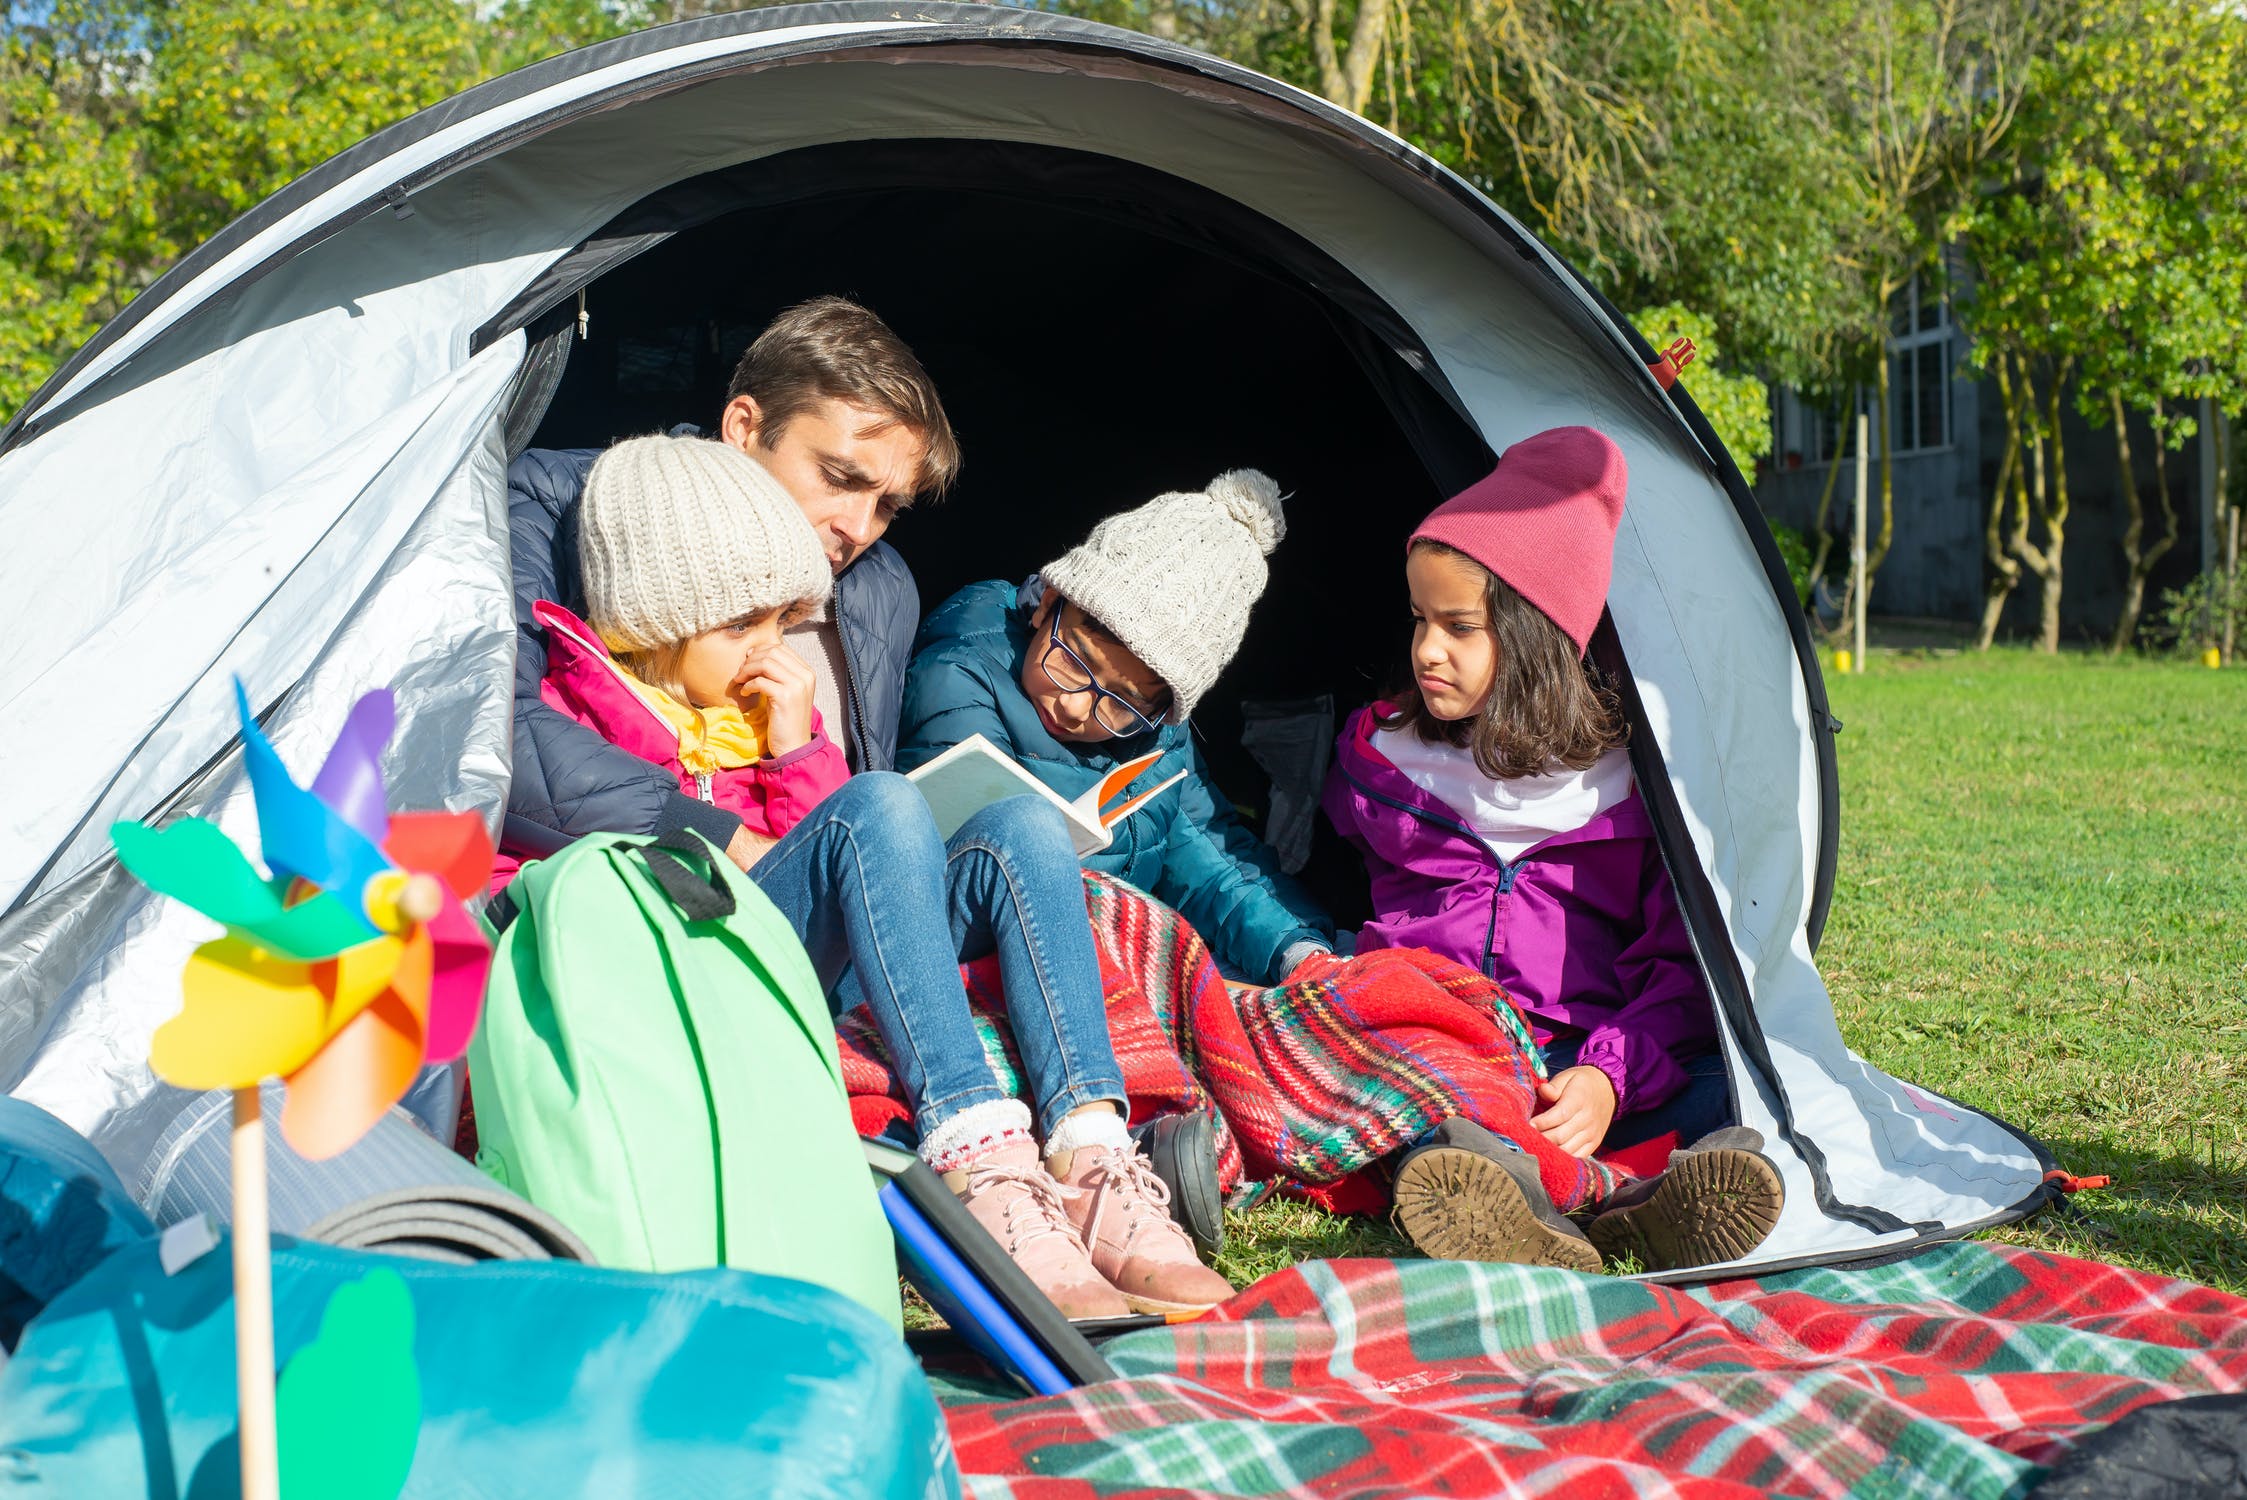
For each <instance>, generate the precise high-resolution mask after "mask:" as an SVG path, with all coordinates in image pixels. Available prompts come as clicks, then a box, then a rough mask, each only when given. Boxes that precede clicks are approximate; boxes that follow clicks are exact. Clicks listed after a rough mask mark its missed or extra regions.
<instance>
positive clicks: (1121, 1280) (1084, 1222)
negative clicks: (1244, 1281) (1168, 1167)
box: [1048, 1146, 1233, 1313]
mask: <svg viewBox="0 0 2247 1500" xmlns="http://www.w3.org/2000/svg"><path fill="white" fill-rule="evenodd" d="M1048 1166H1049V1167H1050V1168H1051V1170H1052V1172H1053V1175H1054V1176H1055V1177H1057V1178H1059V1179H1060V1181H1061V1183H1062V1185H1063V1186H1064V1187H1066V1188H1070V1189H1074V1191H1073V1192H1071V1193H1070V1194H1068V1195H1067V1196H1066V1197H1065V1198H1064V1200H1063V1201H1064V1202H1065V1203H1066V1204H1067V1205H1068V1210H1069V1219H1070V1222H1071V1223H1073V1224H1075V1225H1076V1226H1077V1233H1078V1234H1079V1235H1080V1236H1082V1237H1083V1240H1084V1243H1085V1247H1086V1248H1087V1249H1088V1250H1090V1251H1091V1253H1092V1264H1093V1267H1094V1269H1096V1270H1097V1271H1099V1273H1100V1274H1101V1275H1102V1276H1105V1277H1106V1278H1108V1283H1109V1285H1111V1286H1113V1287H1114V1288H1115V1289H1116V1290H1117V1291H1119V1292H1121V1293H1122V1294H1123V1299H1124V1300H1125V1301H1126V1302H1128V1303H1130V1304H1131V1310H1132V1311H1133V1312H1142V1313H1174V1312H1202V1311H1204V1310H1206V1309H1208V1308H1212V1307H1215V1306H1216V1305H1217V1304H1218V1303H1220V1302H1223V1301H1224V1300H1225V1299H1226V1298H1228V1297H1230V1296H1232V1295H1233V1286H1232V1283H1231V1282H1229V1281H1227V1280H1226V1279H1225V1278H1224V1277H1222V1276H1220V1275H1218V1274H1217V1273H1216V1272H1215V1271H1212V1270H1211V1269H1210V1268H1209V1267H1207V1266H1205V1265H1203V1264H1202V1263H1201V1260H1200V1258H1199V1257H1197V1256H1196V1255H1195V1254H1194V1244H1193V1241H1192V1240H1190V1239H1188V1238H1187V1237H1186V1231H1185V1230H1183V1229H1181V1228H1179V1227H1178V1224H1177V1223H1176V1221H1174V1220H1173V1219H1172V1218H1171V1217H1170V1189H1169V1188H1167V1187H1164V1186H1163V1181H1162V1179H1161V1178H1160V1177H1157V1176H1156V1175H1155V1170H1154V1168H1153V1167H1151V1166H1150V1165H1148V1162H1147V1158H1146V1157H1144V1156H1141V1155H1140V1154H1139V1153H1138V1152H1137V1151H1132V1152H1129V1153H1126V1152H1123V1151H1119V1150H1117V1149H1116V1148H1114V1147H1113V1146H1085V1147H1082V1148H1080V1149H1078V1150H1075V1151H1063V1152H1058V1153H1056V1154H1055V1155H1054V1157H1053V1159H1052V1160H1051V1161H1050V1162H1049V1163H1048Z"/></svg>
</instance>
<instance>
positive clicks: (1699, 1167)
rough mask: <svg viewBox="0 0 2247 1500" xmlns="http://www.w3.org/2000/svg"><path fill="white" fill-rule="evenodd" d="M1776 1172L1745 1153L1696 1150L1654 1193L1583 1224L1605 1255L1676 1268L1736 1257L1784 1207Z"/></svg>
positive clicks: (1647, 1266)
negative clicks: (1635, 1203)
mask: <svg viewBox="0 0 2247 1500" xmlns="http://www.w3.org/2000/svg"><path fill="white" fill-rule="evenodd" d="M1786 1201H1787V1190H1786V1185H1785V1183H1784V1182H1782V1181H1781V1180H1780V1177H1779V1169H1778V1168H1777V1167H1774V1166H1773V1165H1772V1164H1771V1163H1770V1162H1768V1161H1766V1160H1765V1159H1764V1158H1763V1157H1761V1156H1758V1155H1757V1154H1755V1153H1754V1152H1752V1151H1734V1150H1722V1151H1699V1152H1694V1153H1692V1154H1691V1155H1688V1156H1686V1157H1685V1158H1684V1159H1683V1160H1681V1161H1679V1162H1678V1163H1677V1165H1675V1166H1673V1167H1671V1168H1670V1170H1669V1172H1668V1174H1667V1175H1666V1176H1664V1177H1663V1179H1662V1184H1661V1186H1660V1187H1658V1188H1656V1189H1655V1190H1654V1196H1653V1197H1651V1198H1649V1199H1647V1200H1646V1201H1645V1202H1644V1203H1641V1204H1639V1205H1638V1206H1637V1207H1636V1208H1620V1209H1617V1210H1615V1211H1614V1212H1613V1213H1609V1214H1602V1215H1601V1216H1600V1217H1598V1218H1596V1219H1594V1220H1592V1222H1591V1223H1590V1225H1588V1226H1587V1227H1586V1229H1585V1233H1586V1234H1588V1235H1590V1236H1591V1241H1592V1243H1593V1244H1594V1245H1596V1246H1597V1247H1599V1252H1600V1254H1602V1255H1604V1256H1606V1257H1607V1258H1608V1259H1609V1260H1622V1259H1624V1258H1626V1257H1629V1258H1632V1259H1635V1260H1637V1262H1638V1264H1639V1266H1640V1268H1641V1269H1643V1270H1648V1271H1682V1270H1685V1269H1687V1268H1689V1267H1692V1266H1711V1265H1717V1264H1720V1263H1722V1262H1724V1261H1729V1260H1738V1259H1739V1258H1740V1257H1741V1256H1744V1255H1746V1254H1747V1253H1748V1252H1749V1251H1751V1250H1753V1249H1755V1247H1756V1246H1758V1245H1760V1244H1762V1243H1763V1242H1764V1240H1766V1239H1767V1238H1769V1237H1770V1234H1771V1231H1772V1230H1773V1229H1774V1228H1776V1227H1777V1226H1778V1223H1779V1211H1780V1210H1781V1209H1782V1208H1784V1207H1785V1206H1786Z"/></svg>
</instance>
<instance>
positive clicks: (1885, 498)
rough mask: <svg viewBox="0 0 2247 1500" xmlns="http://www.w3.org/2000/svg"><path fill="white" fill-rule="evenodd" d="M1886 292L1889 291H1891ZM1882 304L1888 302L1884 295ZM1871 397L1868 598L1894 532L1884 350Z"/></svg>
mask: <svg viewBox="0 0 2247 1500" xmlns="http://www.w3.org/2000/svg"><path fill="white" fill-rule="evenodd" d="M1890 295H1893V294H1892V293H1891V294H1890ZM1880 305H1881V306H1882V307H1886V306H1887V305H1888V301H1887V298H1886V297H1883V298H1882V299H1881V304H1880ZM1874 387H1875V393H1876V394H1875V400H1874V404H1873V413H1872V430H1873V431H1874V433H1876V434H1877V435H1878V436H1879V438H1880V532H1879V534H1878V535H1877V536H1876V537H1874V539H1873V541H1872V544H1871V545H1870V546H1868V547H1867V548H1866V549H1865V594H1866V596H1867V598H1866V602H1867V603H1868V604H1869V603H1870V602H1871V597H1870V596H1871V594H1872V580H1873V574H1875V573H1877V572H1879V571H1880V565H1881V564H1882V563H1884V562H1886V561H1887V560H1888V544H1889V543H1890V542H1891V541H1893V540H1895V536H1896V466H1895V460H1894V457H1893V455H1891V454H1890V453H1889V451H1888V450H1889V449H1890V448H1893V447H1894V446H1895V443H1894V441H1893V437H1894V435H1893V434H1892V433H1890V432H1889V430H1888V351H1887V349H1886V348H1885V347H1883V348H1882V350H1881V354H1880V378H1879V379H1878V380H1876V381H1875V382H1874Z"/></svg>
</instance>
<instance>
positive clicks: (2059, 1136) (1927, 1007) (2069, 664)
mask: <svg viewBox="0 0 2247 1500" xmlns="http://www.w3.org/2000/svg"><path fill="white" fill-rule="evenodd" d="M1828 683H1829V688H1830V691H1831V693H1832V696H1833V702H1834V713H1835V715H1836V716H1837V717H1838V718H1840V719H1841V720H1842V721H1843V723H1844V724H1845V725H1846V726H1847V727H1846V729H1845V730H1844V731H1843V733H1842V735H1841V737H1840V741H1839V747H1840V759H1841V794H1842V817H1841V859H1840V868H1839V871H1838V874H1837V878H1836V881H1835V887H1834V900H1833V912H1832V916H1831V919H1830V920H1829V922H1828V925H1827V928H1826V933H1825V940H1824V944H1823V946H1822V947H1821V948H1820V950H1819V954H1818V959H1819V966H1820V968H1821V969H1822V970H1823V972H1824V974H1825V976H1826V982H1827V984H1828V985H1829V986H1830V987H1831V989H1832V991H1833V994H1834V1002H1835V1008H1836V1011H1837V1012H1838V1014H1839V1016H1840V1020H1841V1028H1842V1031H1843V1033H1844V1035H1845V1036H1847V1038H1848V1040H1849V1043H1850V1045H1851V1046H1853V1047H1855V1048H1856V1049H1857V1050H1858V1051H1859V1052H1860V1053H1862V1054H1863V1055H1864V1056H1865V1057H1866V1058H1868V1059H1869V1060H1871V1061H1872V1062H1873V1063H1874V1064H1876V1065H1877V1066H1879V1067H1881V1068H1884V1069H1886V1070H1888V1071H1889V1072H1892V1073H1895V1074H1898V1075H1899V1076H1902V1077H1905V1078H1908V1079H1911V1080H1912V1081H1914V1082H1917V1083H1924V1084H1926V1085H1928V1086H1930V1087H1932V1088H1936V1089H1940V1090H1941V1091H1943V1092H1944V1093H1947V1094H1950V1095H1952V1096H1954V1097H1956V1098H1959V1099H1962V1100H1964V1101H1966V1102H1967V1103H1970V1104H1973V1105H1975V1106H1976V1107H1978V1108H1981V1109H1986V1110H1988V1111H1990V1112H1991V1113H1993V1114H1996V1115H1998V1116H2001V1117H2002V1118H2004V1119H2007V1120H2010V1121H2012V1122H2013V1123H2015V1124H2017V1125H2021V1126H2023V1127H2025V1128H2027V1129H2029V1130H2031V1131H2032V1132H2034V1133H2035V1134H2037V1135H2039V1136H2040V1137H2042V1138H2043V1139H2044V1140H2045V1142H2046V1143H2047V1144H2049V1145H2050V1146H2051V1147H2052V1149H2053V1151H2054V1152H2055V1153H2056V1154H2057V1155H2058V1157H2059V1158H2060V1161H2061V1163H2062V1164H2063V1165H2065V1166H2066V1167H2067V1168H2068V1169H2069V1170H2070V1171H2073V1172H2075V1173H2077V1174H2078V1175H2083V1176H2089V1175H2092V1174H2095V1173H2107V1174H2110V1175H2111V1176H2112V1177H2113V1178H2114V1179H2115V1181H2114V1186H2113V1187H2112V1188H2110V1189H2107V1190H2105V1191H2100V1192H2090V1193H2085V1194H2082V1195H2080V1196H2079V1197H2078V1198H2077V1199H2075V1200H2074V1201H2073V1204H2072V1211H2068V1212H2048V1213H2046V1214H2045V1215H2043V1216H2042V1217H2040V1218H2038V1219H2037V1220H2035V1221H2032V1222H2031V1223H2029V1224H2026V1225H2021V1226H2017V1227H2014V1228H2011V1229H2007V1230H2001V1231H1998V1232H1997V1233H1996V1235H1995V1237H1996V1238H2000V1239H2004V1240H2008V1241H2011V1242H2014V1243H2018V1244H2027V1245H2035V1246H2041V1247H2044V1248H2049V1249H2053V1250H2059V1251H2064V1252H2066V1253H2069V1254H2074V1255H2082V1256H2088V1257H2091V1258H2095V1259H2099V1260H2108V1261H2114V1262H2118V1263H2120V1264H2122V1265H2128V1266H2136V1267H2140V1268H2143V1269H2145V1270H2150V1271H2158V1272H2163V1273H2166V1274H2170V1275H2176V1276H2185V1277H2190V1278H2193V1279H2195V1280H2199V1281H2204V1282H2208V1283H2210V1284H2212V1285H2215V1286H2220V1287H2223V1288H2226V1289H2227V1290H2230V1291H2233V1292H2238V1293H2242V1294H2247V672H2238V671H2228V672H2211V671H2208V670H2206V669H2205V668H2202V667H2198V666H2185V665H2171V664H2166V663H2152V662H2142V661H2125V662H2108V661H2105V660H2103V659H2094V658H2088V657H2082V656H2072V655H2071V656H2065V657H2061V658H2059V659H2057V660H2054V659H2051V658H2045V657H2039V656H2035V655H2031V654H2028V653H2024V652H2013V651H1997V652H1993V653H1991V654H1990V655H1987V656H1974V655H1963V656H1961V655H1950V654H1916V653H1906V654H1896V653H1889V652H1881V651H1875V652H1874V653H1873V656H1872V660H1871V662H1870V663H1869V670H1868V671H1867V672H1866V673H1865V674H1864V675H1862V676H1856V677H1848V678H1841V677H1830V678H1829V679H1828ZM1230 1229H1231V1237H1232V1243H1231V1245H1230V1246H1229V1247H1228V1249H1227V1251H1226V1254H1225V1256H1224V1257H1223V1258H1222V1259H1221V1260H1220V1262H1219V1269H1220V1270H1222V1271H1223V1272H1225V1274H1226V1275H1228V1276H1230V1277H1232V1278H1233V1279H1234V1280H1235V1281H1236V1282H1240V1283H1243V1284H1245V1283H1246V1282H1247V1281H1248V1280H1250V1279H1252V1278H1253V1277H1255V1276H1258V1275H1262V1274H1264V1273H1266V1272H1268V1271H1271V1270H1274V1269H1277V1268H1279V1267H1280V1266H1283V1265H1287V1264H1291V1263H1293V1262H1294V1261H1296V1260H1299V1259H1304V1258H1309V1257H1314V1256H1331V1255H1396V1254H1404V1253H1409V1252H1408V1251H1407V1250H1406V1249H1405V1247H1404V1246H1403V1245H1402V1243H1401V1242H1400V1241H1399V1240H1397V1239H1396V1238H1395V1236H1394V1235H1393V1234H1391V1233H1390V1232H1389V1231H1388V1229H1387V1227H1386V1226H1385V1225H1382V1224H1379V1223H1376V1222H1374V1221H1371V1220H1364V1219H1352V1220H1344V1219H1337V1218H1335V1217H1334V1216H1332V1215H1328V1214H1323V1213H1320V1212H1318V1211H1317V1210H1315V1209H1310V1208H1306V1207H1304V1206H1302V1205H1300V1204H1291V1203H1275V1204H1267V1205H1264V1206H1262V1207H1260V1208H1258V1209H1255V1210H1253V1211H1251V1212H1249V1213H1246V1214H1239V1215H1235V1216H1234V1218H1233V1221H1232V1223H1231V1226H1230Z"/></svg>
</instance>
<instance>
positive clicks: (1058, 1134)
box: [1045, 1108, 1139, 1161]
mask: <svg viewBox="0 0 2247 1500" xmlns="http://www.w3.org/2000/svg"><path fill="white" fill-rule="evenodd" d="M1087 1146H1106V1147H1109V1148H1110V1149H1111V1150H1115V1151H1120V1152H1122V1153H1123V1154H1124V1155H1125V1156H1130V1155H1131V1154H1132V1153H1134V1152H1135V1151H1137V1150H1138V1149H1139V1148H1138V1147H1137V1146H1135V1145H1133V1144H1132V1140H1131V1127H1130V1126H1128V1125H1126V1124H1125V1123H1124V1117H1123V1116H1122V1115H1119V1114H1117V1113H1116V1112H1115V1111H1114V1110H1112V1109H1106V1108H1102V1109H1088V1110H1083V1111H1081V1112H1079V1113H1077V1114H1073V1115H1070V1116H1068V1117H1067V1118H1066V1119H1064V1120H1062V1122H1061V1123H1060V1124H1058V1125H1056V1126H1054V1127H1053V1134H1051V1135H1049V1136H1047V1137H1046V1138H1045V1154H1046V1158H1047V1160H1049V1161H1050V1160H1051V1159H1053V1158H1054V1157H1056V1156H1059V1155H1060V1154H1061V1153H1062V1152H1064V1151H1082V1150H1083V1149H1084V1148H1085V1147H1087Z"/></svg>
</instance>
